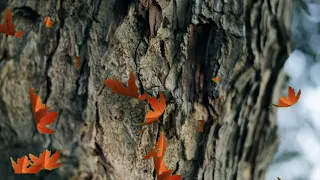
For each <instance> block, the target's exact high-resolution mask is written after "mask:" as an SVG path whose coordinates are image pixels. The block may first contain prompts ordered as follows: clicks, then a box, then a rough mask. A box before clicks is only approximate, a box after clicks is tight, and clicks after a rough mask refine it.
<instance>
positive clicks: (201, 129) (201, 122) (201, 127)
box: [198, 120, 204, 132]
mask: <svg viewBox="0 0 320 180" xmlns="http://www.w3.org/2000/svg"><path fill="white" fill-rule="evenodd" d="M198 121H199V122H200V132H202V131H203V125H204V120H198Z"/></svg>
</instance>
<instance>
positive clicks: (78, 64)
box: [75, 56, 80, 69]
mask: <svg viewBox="0 0 320 180" xmlns="http://www.w3.org/2000/svg"><path fill="white" fill-rule="evenodd" d="M75 67H76V69H79V67H80V57H79V56H77V57H76V64H75Z"/></svg>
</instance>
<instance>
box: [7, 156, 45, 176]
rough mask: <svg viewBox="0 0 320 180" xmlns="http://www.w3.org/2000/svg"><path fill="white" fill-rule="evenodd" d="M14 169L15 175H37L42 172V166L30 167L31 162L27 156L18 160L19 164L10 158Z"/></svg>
mask: <svg viewBox="0 0 320 180" xmlns="http://www.w3.org/2000/svg"><path fill="white" fill-rule="evenodd" d="M10 160H11V164H12V168H13V170H14V173H15V174H36V173H37V172H39V171H40V168H41V165H36V166H30V167H28V166H29V165H30V160H29V159H28V157H27V156H23V157H21V158H18V160H17V163H16V162H15V161H14V160H13V159H12V157H10Z"/></svg>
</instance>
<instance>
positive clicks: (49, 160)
mask: <svg viewBox="0 0 320 180" xmlns="http://www.w3.org/2000/svg"><path fill="white" fill-rule="evenodd" d="M50 154H51V152H50V151H48V149H46V150H45V151H44V152H43V153H41V154H40V156H39V158H37V157H36V156H34V155H32V154H31V153H30V154H29V157H30V159H31V161H30V160H29V159H28V157H27V156H23V157H21V158H18V160H17V163H16V162H15V161H14V160H13V159H12V157H10V160H11V165H12V167H13V170H14V173H15V174H36V173H37V172H39V171H40V170H42V169H46V170H52V169H55V168H57V167H59V166H61V165H62V163H57V160H58V159H59V157H60V151H56V152H55V153H54V154H53V155H52V156H51V157H50Z"/></svg>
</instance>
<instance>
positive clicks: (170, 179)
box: [158, 170, 182, 180]
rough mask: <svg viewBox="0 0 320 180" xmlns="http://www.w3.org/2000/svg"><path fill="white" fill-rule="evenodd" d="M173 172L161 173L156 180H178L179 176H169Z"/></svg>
mask: <svg viewBox="0 0 320 180" xmlns="http://www.w3.org/2000/svg"><path fill="white" fill-rule="evenodd" d="M172 173H173V170H168V171H165V172H163V173H162V174H161V175H159V176H158V180H180V179H181V178H182V176H181V175H171V174H172Z"/></svg>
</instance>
